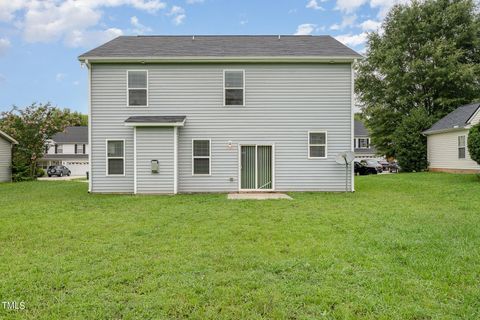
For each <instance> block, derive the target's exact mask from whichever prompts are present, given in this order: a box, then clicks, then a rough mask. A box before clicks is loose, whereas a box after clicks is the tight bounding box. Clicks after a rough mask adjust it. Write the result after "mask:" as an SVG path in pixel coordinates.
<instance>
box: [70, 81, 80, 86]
mask: <svg viewBox="0 0 480 320" xmlns="http://www.w3.org/2000/svg"><path fill="white" fill-rule="evenodd" d="M72 84H73V85H74V86H78V85H79V84H80V81H78V80H75V81H73V82H72Z"/></svg>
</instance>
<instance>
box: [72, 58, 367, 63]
mask: <svg viewBox="0 0 480 320" xmlns="http://www.w3.org/2000/svg"><path fill="white" fill-rule="evenodd" d="M362 58H363V57H362V56H345V57H338V56H326V57H318V56H303V57H291V56H277V57H275V56H270V57H269V56H264V57H255V56H252V57H222V56H218V57H212V56H199V57H194V56H192V57H155V56H143V57H142V56H140V57H99V56H91V57H85V56H80V57H78V60H79V61H80V62H85V63H219V62H222V63H243V62H249V63H280V62H281V63H352V62H354V61H355V60H357V59H362Z"/></svg>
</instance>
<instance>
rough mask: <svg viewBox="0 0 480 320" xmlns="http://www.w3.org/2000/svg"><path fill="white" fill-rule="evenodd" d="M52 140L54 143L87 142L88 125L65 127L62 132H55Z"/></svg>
mask: <svg viewBox="0 0 480 320" xmlns="http://www.w3.org/2000/svg"><path fill="white" fill-rule="evenodd" d="M52 140H53V141H55V142H56V143H88V127H86V126H80V127H66V128H65V130H64V131H63V132H59V133H56V134H55V135H54V136H53V137H52Z"/></svg>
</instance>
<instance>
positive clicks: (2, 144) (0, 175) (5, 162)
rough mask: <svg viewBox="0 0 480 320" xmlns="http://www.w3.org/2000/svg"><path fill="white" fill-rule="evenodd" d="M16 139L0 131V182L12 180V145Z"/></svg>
mask: <svg viewBox="0 0 480 320" xmlns="http://www.w3.org/2000/svg"><path fill="white" fill-rule="evenodd" d="M14 144H18V142H17V140H15V139H13V138H12V137H10V136H9V135H8V134H6V133H5V132H3V131H0V182H10V181H12V147H13V145H14Z"/></svg>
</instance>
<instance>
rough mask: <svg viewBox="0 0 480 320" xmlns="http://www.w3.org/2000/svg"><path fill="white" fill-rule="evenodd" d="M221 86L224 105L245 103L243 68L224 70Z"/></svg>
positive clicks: (242, 104) (241, 104)
mask: <svg viewBox="0 0 480 320" xmlns="http://www.w3.org/2000/svg"><path fill="white" fill-rule="evenodd" d="M223 87H224V92H223V98H224V101H223V104H224V105H225V106H244V105H245V70H224V71H223Z"/></svg>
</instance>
